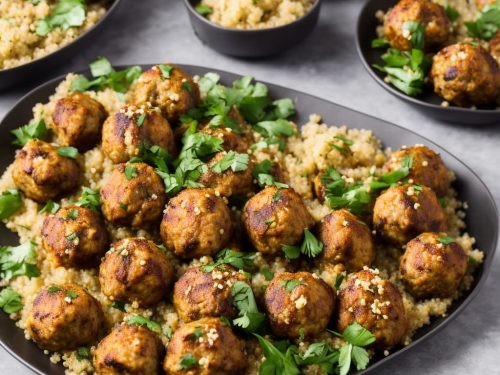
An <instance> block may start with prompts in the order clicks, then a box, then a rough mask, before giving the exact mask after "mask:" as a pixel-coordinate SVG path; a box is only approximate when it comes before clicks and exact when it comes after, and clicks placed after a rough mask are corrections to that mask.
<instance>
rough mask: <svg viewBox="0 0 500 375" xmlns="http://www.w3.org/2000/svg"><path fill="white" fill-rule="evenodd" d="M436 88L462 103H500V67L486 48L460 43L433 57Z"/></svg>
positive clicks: (454, 100)
mask: <svg viewBox="0 0 500 375" xmlns="http://www.w3.org/2000/svg"><path fill="white" fill-rule="evenodd" d="M430 77H431V79H432V81H433V83H434V91H435V92H436V93H437V94H438V95H440V96H442V97H443V98H444V99H445V100H447V101H448V102H450V103H452V104H456V105H459V106H470V105H488V104H495V103H496V104H500V68H499V67H498V63H497V62H496V60H495V59H494V58H493V57H492V56H491V55H490V54H489V53H488V52H487V51H486V50H484V49H483V48H482V47H477V46H473V45H471V44H469V43H457V44H452V45H450V46H447V47H445V48H443V49H442V50H441V51H439V52H438V53H437V54H436V55H435V56H434V58H433V61H432V68H431V72H430Z"/></svg>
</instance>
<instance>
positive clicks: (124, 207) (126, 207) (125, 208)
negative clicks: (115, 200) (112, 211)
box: [120, 202, 128, 211]
mask: <svg viewBox="0 0 500 375" xmlns="http://www.w3.org/2000/svg"><path fill="white" fill-rule="evenodd" d="M120 208H121V209H122V210H123V211H127V210H128V204H125V203H121V202H120Z"/></svg>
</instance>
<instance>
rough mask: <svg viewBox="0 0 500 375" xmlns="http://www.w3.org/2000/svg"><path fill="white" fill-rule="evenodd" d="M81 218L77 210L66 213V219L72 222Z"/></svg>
mask: <svg viewBox="0 0 500 375" xmlns="http://www.w3.org/2000/svg"><path fill="white" fill-rule="evenodd" d="M78 216H79V212H78V210H76V209H74V208H73V209H71V210H68V212H66V218H67V219H71V220H76V219H77V218H78Z"/></svg>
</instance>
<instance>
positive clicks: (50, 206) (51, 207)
mask: <svg viewBox="0 0 500 375" xmlns="http://www.w3.org/2000/svg"><path fill="white" fill-rule="evenodd" d="M60 207H61V205H60V204H59V203H56V202H54V201H52V200H48V201H47V203H45V206H43V207H42V209H41V210H40V211H38V212H39V213H44V212H46V213H48V214H55V213H56V212H57V211H59V208H60Z"/></svg>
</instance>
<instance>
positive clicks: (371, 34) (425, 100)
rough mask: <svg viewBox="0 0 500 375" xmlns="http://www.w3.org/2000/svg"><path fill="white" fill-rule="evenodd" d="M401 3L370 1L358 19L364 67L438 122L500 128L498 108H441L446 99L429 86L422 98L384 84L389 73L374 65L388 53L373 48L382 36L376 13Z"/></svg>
mask: <svg viewBox="0 0 500 375" xmlns="http://www.w3.org/2000/svg"><path fill="white" fill-rule="evenodd" d="M397 2H398V0H368V1H367V2H366V3H365V5H364V7H363V9H362V10H361V12H360V14H359V17H358V25H357V30H356V42H357V49H358V53H359V57H360V59H361V61H362V62H363V65H364V66H365V68H366V70H367V71H368V73H370V75H371V76H372V78H373V79H374V80H375V81H376V82H377V83H378V84H379V85H380V86H382V87H383V88H384V89H386V90H387V91H389V92H390V93H391V94H392V95H394V96H396V97H398V98H399V99H402V100H404V101H405V102H407V103H409V104H410V105H413V106H414V107H416V108H417V109H418V110H420V111H422V112H423V113H425V114H427V115H428V116H430V117H433V118H436V119H438V120H441V121H445V122H448V123H452V124H459V125H472V126H477V125H500V110H498V109H494V108H492V109H472V108H465V107H457V106H453V105H450V106H449V107H444V106H442V105H441V103H442V102H443V101H444V99H443V98H441V97H440V96H438V95H437V94H435V93H434V91H433V88H432V87H427V88H426V90H425V92H424V93H423V94H422V95H420V96H418V97H412V96H408V95H406V94H405V93H404V92H402V91H399V90H398V89H397V88H396V87H394V86H393V85H391V84H390V83H387V82H385V81H384V77H385V74H384V73H382V72H380V71H378V70H377V69H375V68H374V67H373V64H381V63H382V58H381V56H382V54H383V53H384V52H385V49H383V48H372V47H371V42H372V40H373V39H375V38H377V37H378V35H377V31H376V29H377V26H378V25H379V22H378V20H377V18H376V17H375V12H377V11H378V10H383V11H387V10H388V9H389V8H392V7H393V6H394V5H396V3H397Z"/></svg>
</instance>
